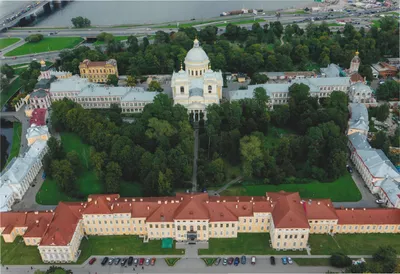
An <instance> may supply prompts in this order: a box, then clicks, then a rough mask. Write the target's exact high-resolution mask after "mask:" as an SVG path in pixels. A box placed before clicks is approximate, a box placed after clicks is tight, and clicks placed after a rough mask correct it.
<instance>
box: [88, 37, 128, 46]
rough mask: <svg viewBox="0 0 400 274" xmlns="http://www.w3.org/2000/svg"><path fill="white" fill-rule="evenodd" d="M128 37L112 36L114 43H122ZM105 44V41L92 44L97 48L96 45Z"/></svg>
mask: <svg viewBox="0 0 400 274" xmlns="http://www.w3.org/2000/svg"><path fill="white" fill-rule="evenodd" d="M128 37H129V36H114V40H115V41H123V40H127V39H128ZM105 43H106V42H105V41H96V42H94V43H93V45H95V46H98V45H104V44H105Z"/></svg>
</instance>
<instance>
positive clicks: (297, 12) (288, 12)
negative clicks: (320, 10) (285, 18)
mask: <svg viewBox="0 0 400 274" xmlns="http://www.w3.org/2000/svg"><path fill="white" fill-rule="evenodd" d="M307 13H308V12H306V11H304V10H295V11H286V12H283V14H307Z"/></svg>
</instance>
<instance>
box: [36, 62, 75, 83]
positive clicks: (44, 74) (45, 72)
mask: <svg viewBox="0 0 400 274" xmlns="http://www.w3.org/2000/svg"><path fill="white" fill-rule="evenodd" d="M40 65H41V69H40V76H39V78H38V81H40V80H42V79H50V78H52V77H56V78H57V79H65V78H69V77H72V73H71V72H69V71H56V70H55V69H51V68H50V67H48V66H46V62H45V61H44V60H42V61H40Z"/></svg>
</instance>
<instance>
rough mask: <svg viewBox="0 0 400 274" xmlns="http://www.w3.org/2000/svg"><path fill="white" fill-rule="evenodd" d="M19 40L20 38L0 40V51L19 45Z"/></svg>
mask: <svg viewBox="0 0 400 274" xmlns="http://www.w3.org/2000/svg"><path fill="white" fill-rule="evenodd" d="M19 40H21V39H19V38H1V39H0V50H1V49H4V48H6V47H9V46H11V45H12V44H15V43H17V42H18V41H19Z"/></svg>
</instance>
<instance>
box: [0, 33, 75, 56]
mask: <svg viewBox="0 0 400 274" xmlns="http://www.w3.org/2000/svg"><path fill="white" fill-rule="evenodd" d="M82 40H83V39H82V38H81V37H44V38H43V40H42V41H39V42H37V43H25V44H23V45H22V46H20V47H18V48H16V49H14V50H12V51H9V52H7V53H6V54H5V56H19V55H26V54H33V53H41V52H47V51H57V50H63V49H71V48H73V47H75V46H76V45H78V44H79V43H80V42H81V41H82Z"/></svg>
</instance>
